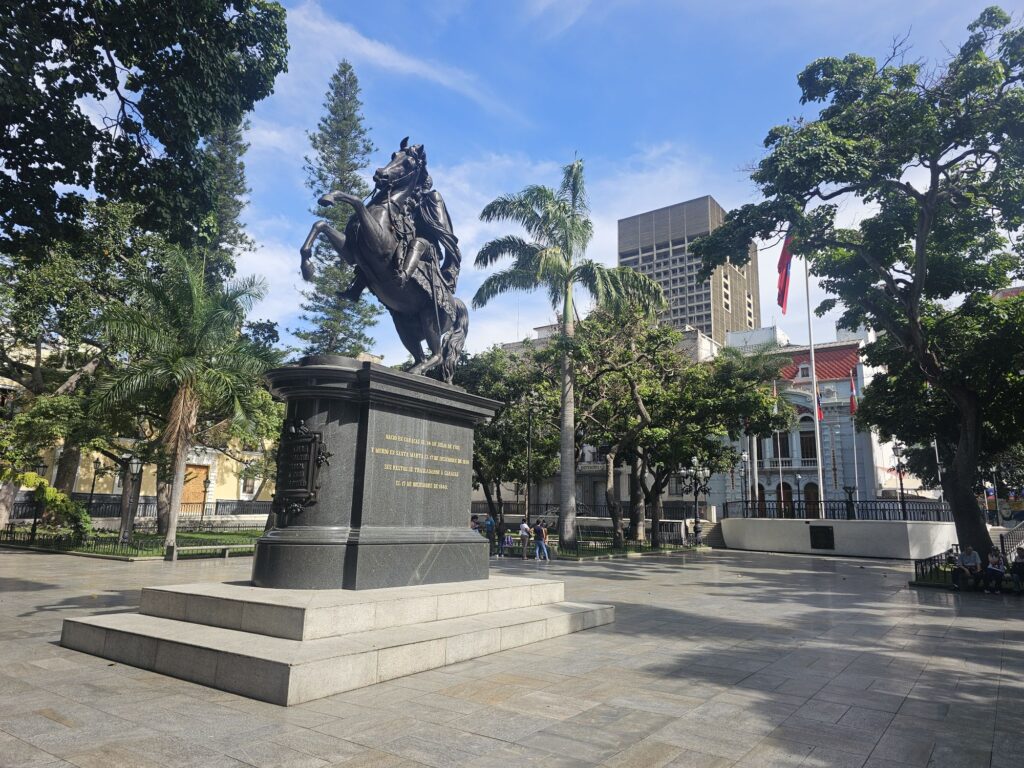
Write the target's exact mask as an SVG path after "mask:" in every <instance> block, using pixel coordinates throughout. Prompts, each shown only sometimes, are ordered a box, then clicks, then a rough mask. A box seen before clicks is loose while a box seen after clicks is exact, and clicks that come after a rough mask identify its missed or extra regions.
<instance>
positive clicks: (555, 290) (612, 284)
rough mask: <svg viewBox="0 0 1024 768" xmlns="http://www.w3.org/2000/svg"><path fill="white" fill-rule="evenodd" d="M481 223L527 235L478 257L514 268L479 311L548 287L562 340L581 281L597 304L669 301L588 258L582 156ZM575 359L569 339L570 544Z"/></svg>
mask: <svg viewBox="0 0 1024 768" xmlns="http://www.w3.org/2000/svg"><path fill="white" fill-rule="evenodd" d="M480 218H481V219H482V220H483V221H508V222H512V223H515V224H518V225H519V226H520V227H522V228H523V230H524V231H525V232H526V235H527V237H528V238H529V239H526V238H524V237H522V236H520V235H515V234H512V235H505V236H503V237H498V238H496V239H494V240H491V241H490V242H488V243H486V244H484V246H483V247H482V248H481V249H480V252H479V253H478V254H477V256H476V266H477V267H481V268H482V267H488V266H492V265H494V264H495V263H497V262H498V261H500V260H502V259H505V258H510V259H512V261H513V263H512V266H510V267H507V268H505V269H502V270H500V271H498V272H495V273H494V274H491V275H489V276H488V277H487V278H486V279H485V280H484V281H483V283H481V285H480V288H479V289H477V292H476V295H475V296H474V297H473V307H474V308H480V307H482V306H484V305H486V304H487V302H489V301H490V300H491V299H493V298H495V297H496V296H500V295H502V294H505V293H509V292H512V291H533V290H536V289H538V288H542V289H544V290H546V291H547V293H548V298H549V299H550V301H551V306H552V307H553V308H554V309H555V310H556V311H559V310H560V312H561V326H560V328H561V338H562V341H563V343H564V342H566V341H567V340H568V339H571V338H572V336H573V334H574V332H575V323H576V310H575V306H574V304H573V291H574V289H575V286H577V285H580V286H581V287H583V288H584V289H585V290H586V291H588V292H589V293H590V294H591V295H592V296H593V297H594V300H595V301H596V303H597V304H598V306H601V305H609V306H610V305H613V304H615V303H617V302H622V301H626V300H630V301H633V302H636V303H637V304H639V305H641V306H643V307H645V308H652V307H657V306H660V305H661V303H662V302H663V301H664V299H663V297H662V293H661V287H660V286H659V285H658V284H657V283H655V282H654V281H653V280H651V279H650V278H648V277H646V276H645V275H641V274H640V273H639V272H634V271H633V270H631V269H626V268H621V267H620V268H615V269H611V268H608V267H605V266H603V265H601V264H598V263H597V262H596V261H592V260H591V259H587V258H586V257H585V254H586V250H587V245H588V244H589V243H590V239H591V237H592V236H593V232H594V226H593V223H592V222H591V221H590V217H589V207H588V204H587V195H586V188H585V184H584V180H583V161H582V160H579V159H577V160H574V161H573V162H572V163H570V164H569V165H567V166H565V167H564V168H563V169H562V183H561V185H560V186H559V188H558V189H557V190H554V189H551V188H550V187H544V186H539V185H531V186H529V187H526V188H525V189H523V190H522V191H521V192H518V193H515V194H510V195H503V196H501V197H499V198H497V199H495V200H493V201H491V202H490V203H488V204H487V206H485V207H484V209H483V211H482V212H481V213H480ZM573 383H574V381H573V364H572V359H571V356H570V350H569V346H568V344H564V351H563V352H562V357H561V451H560V456H561V464H560V470H559V511H558V537H559V543H560V545H561V544H562V543H564V544H566V545H568V546H572V545H573V544H574V543H575V541H576V465H575V456H576V420H575V415H576V405H575V395H574V391H573Z"/></svg>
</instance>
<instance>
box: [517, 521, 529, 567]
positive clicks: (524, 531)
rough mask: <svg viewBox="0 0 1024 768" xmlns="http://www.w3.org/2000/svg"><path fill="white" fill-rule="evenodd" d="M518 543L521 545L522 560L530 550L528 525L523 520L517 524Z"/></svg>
mask: <svg viewBox="0 0 1024 768" xmlns="http://www.w3.org/2000/svg"><path fill="white" fill-rule="evenodd" d="M519 543H520V544H522V545H523V560H525V559H526V552H527V550H528V549H529V548H530V524H529V523H528V522H526V518H525V517H524V518H523V522H521V523H520V524H519Z"/></svg>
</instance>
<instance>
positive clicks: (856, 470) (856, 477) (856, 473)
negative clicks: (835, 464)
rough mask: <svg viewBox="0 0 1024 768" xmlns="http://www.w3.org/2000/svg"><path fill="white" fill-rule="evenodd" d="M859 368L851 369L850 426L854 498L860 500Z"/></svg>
mask: <svg viewBox="0 0 1024 768" xmlns="http://www.w3.org/2000/svg"><path fill="white" fill-rule="evenodd" d="M856 403H857V369H856V368H853V369H852V370H851V371H850V407H851V408H853V410H851V411H850V427H851V428H852V429H853V498H854V500H855V501H860V464H859V463H858V461H857V416H856V413H857V409H856V407H855V406H856Z"/></svg>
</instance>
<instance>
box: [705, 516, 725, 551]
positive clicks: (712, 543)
mask: <svg viewBox="0 0 1024 768" xmlns="http://www.w3.org/2000/svg"><path fill="white" fill-rule="evenodd" d="M704 543H705V544H707V545H708V546H709V547H711V548H712V549H727V547H726V546H725V536H724V535H723V533H722V524H721V523H720V522H719V523H715V524H714V525H712V526H710V527H709V528H708V529H707V532H706V533H705V534H704Z"/></svg>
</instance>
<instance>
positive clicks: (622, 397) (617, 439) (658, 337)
mask: <svg viewBox="0 0 1024 768" xmlns="http://www.w3.org/2000/svg"><path fill="white" fill-rule="evenodd" d="M681 341H682V336H681V334H680V333H679V332H678V331H676V330H675V329H673V328H672V327H671V326H669V325H659V324H658V323H656V322H655V320H654V318H653V317H652V316H651V315H650V314H649V313H647V312H645V311H643V310H642V309H639V308H637V307H634V306H628V305H627V306H623V307H617V308H614V309H609V308H598V309H596V310H595V311H594V312H592V313H591V314H590V315H589V316H588V317H587V318H586V319H585V320H584V321H582V322H581V323H580V324H579V326H578V327H577V329H576V335H575V336H574V337H573V340H572V359H573V362H574V365H575V375H576V383H577V395H578V413H577V416H578V417H579V426H578V428H577V434H578V435H579V439H580V442H583V441H587V442H589V443H591V444H594V445H598V446H600V451H601V453H602V454H603V456H604V462H605V501H606V505H607V507H608V513H609V516H610V517H611V520H612V537H613V543H614V545H615V546H616V547H621V546H623V544H624V542H625V536H624V532H623V515H622V508H621V505H620V504H619V497H618V494H617V493H616V490H617V489H616V487H615V470H616V468H617V467H619V466H620V465H621V464H622V463H623V462H624V461H625V460H626V459H628V458H631V457H632V456H633V455H634V454H635V452H636V449H637V440H638V438H639V437H640V435H641V434H642V433H643V432H644V430H645V429H647V428H649V427H650V426H651V425H652V415H651V412H650V409H649V408H648V403H650V402H651V401H652V399H654V400H656V399H658V398H659V397H662V396H663V393H664V390H665V389H666V388H670V387H672V386H673V385H674V382H675V379H676V377H677V376H678V374H679V370H680V369H681V368H682V367H683V364H684V358H683V355H682V353H681V352H680V350H679V344H680V342H681ZM632 523H633V524H631V526H630V528H631V536H632V537H633V538H634V539H642V538H644V531H643V529H644V528H645V526H646V523H645V521H644V516H643V515H642V514H639V515H637V517H636V519H635V520H633V521H632Z"/></svg>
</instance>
